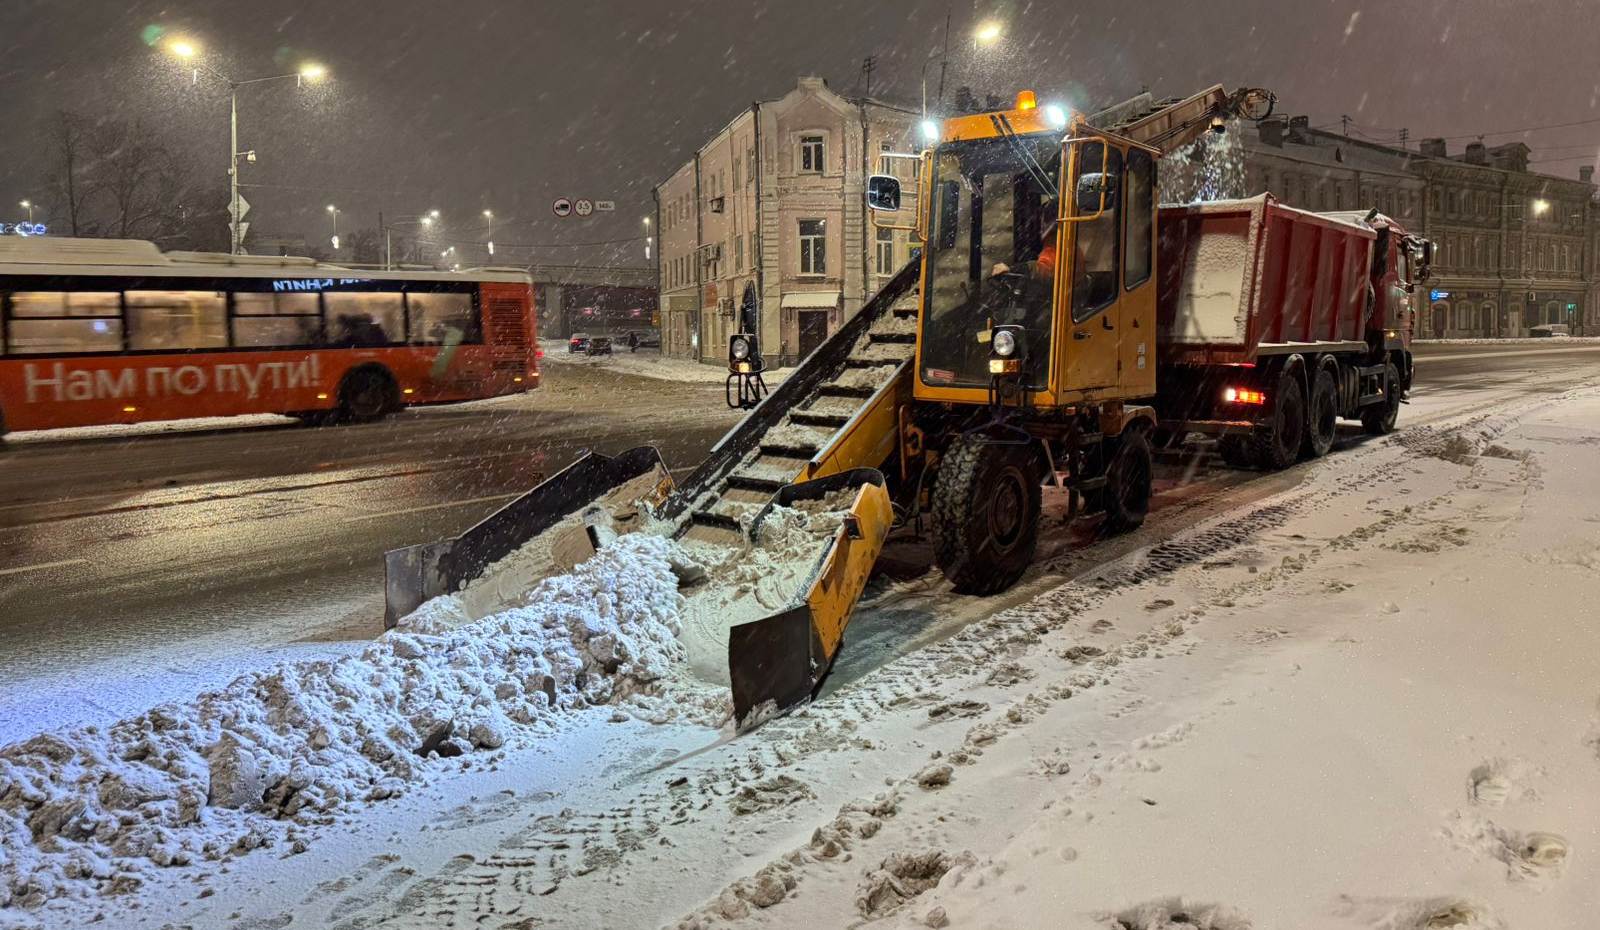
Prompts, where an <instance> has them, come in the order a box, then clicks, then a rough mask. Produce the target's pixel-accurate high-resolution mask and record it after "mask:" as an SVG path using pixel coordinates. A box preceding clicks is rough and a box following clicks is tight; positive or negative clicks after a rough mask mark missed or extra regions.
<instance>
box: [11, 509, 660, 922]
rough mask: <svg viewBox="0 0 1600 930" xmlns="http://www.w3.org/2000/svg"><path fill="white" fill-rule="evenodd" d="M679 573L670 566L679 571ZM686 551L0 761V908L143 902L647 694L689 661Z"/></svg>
mask: <svg viewBox="0 0 1600 930" xmlns="http://www.w3.org/2000/svg"><path fill="white" fill-rule="evenodd" d="M675 565H676V566H677V569H676V570H675ZM681 570H683V567H682V564H681V562H680V561H679V555H678V551H677V548H676V544H675V543H673V542H672V541H670V540H667V539H663V538H661V537H658V536H654V535H650V534H643V533H640V534H632V535H629V536H626V537H624V538H622V539H620V540H618V541H617V542H616V543H615V545H612V546H609V547H607V548H605V549H604V550H602V551H601V552H600V553H599V554H598V555H597V556H595V558H593V559H591V560H589V561H587V562H585V563H583V564H582V565H580V566H578V567H577V568H576V569H575V570H574V571H573V572H571V573H570V574H566V575H561V576H558V577H554V578H549V579H547V580H545V581H543V582H542V583H540V584H539V586H538V587H536V588H535V589H534V590H533V591H532V592H531V594H530V595H529V597H528V600H527V606H524V607H517V608H513V609H510V610H507V611H505V612H503V613H499V614H495V615H493V616H490V617H487V618H485V619H483V620H481V621H478V622H476V623H472V624H469V625H465V626H461V627H458V628H455V629H450V630H447V631H444V632H442V633H440V634H439V635H428V634H425V633H418V632H410V631H396V632H394V633H391V634H389V635H387V636H385V637H384V638H383V639H381V640H379V641H378V642H376V643H374V644H372V645H371V646H369V647H368V648H366V649H365V650H363V651H362V652H361V653H359V654H357V655H353V656H349V657H346V658H342V659H338V660H334V661H319V662H303V663H292V664H286V665H282V666H279V667H276V668H273V669H271V670H268V671H265V672H259V673H255V674H251V675H247V676H244V677H241V678H239V679H237V680H236V681H234V682H233V683H232V684H230V685H229V686H228V687H226V688H224V689H223V690H221V691H217V692H211V693H207V694H204V695H201V696H200V697H199V698H197V699H196V700H194V701H193V702H190V703H186V704H167V705H163V706H161V707H157V708H156V709H154V710H152V711H150V712H149V713H146V714H144V715H142V716H139V717H135V718H132V719H129V720H124V721H122V722H120V723H117V724H115V725H114V726H112V727H110V728H109V729H104V730H102V729H100V728H97V727H84V728H81V729H77V730H72V731H68V732H64V733H49V734H43V735H40V736H37V737H35V738H33V739H30V740H28V741H26V742H23V743H19V744H16V745H13V746H9V747H6V748H5V749H3V750H0V908H3V907H8V906H21V907H26V908H36V907H39V906H41V905H43V904H44V903H45V902H46V901H48V900H49V899H51V898H54V897H59V896H63V895H82V894H86V893H89V892H90V891H91V890H99V891H109V892H113V893H115V892H120V891H128V890H132V889H134V888H137V887H138V886H139V884H140V883H141V881H142V879H141V878H140V874H139V873H140V872H141V871H143V870H146V869H148V868H150V867H151V866H152V865H155V866H167V865H185V864H188V863H191V862H194V861H197V860H220V859H224V858H227V857H229V856H232V855H238V854H242V853H244V852H247V851H249V850H251V849H254V848H257V847H261V846H267V845H273V844H275V843H278V842H280V841H288V842H289V843H290V844H292V845H291V851H293V852H299V851H302V850H303V849H304V848H305V845H304V842H303V841H302V840H301V839H300V838H299V827H300V826H301V825H307V824H317V823H329V822H331V821H332V820H333V818H334V815H335V813H336V812H339V811H342V810H346V809H348V808H350V807H352V806H357V805H361V804H363V803H366V802H370V801H375V800H380V799H383V798H388V797H391V796H394V795H396V794H399V793H402V792H403V791H405V790H406V788H407V787H408V786H409V785H412V784H414V783H417V782H420V781H422V780H424V779H425V778H427V777H428V776H429V772H430V769H431V766H430V763H429V760H430V759H437V758H438V757H441V756H457V755H461V754H464V753H469V752H472V751H474V750H482V749H498V748H499V747H501V746H502V745H504V744H506V743H508V742H511V741H514V740H516V739H517V738H518V737H519V736H521V737H526V736H529V735H531V732H532V730H533V729H534V728H535V727H548V726H549V725H550V724H551V723H552V722H553V719H554V716H555V715H556V713H558V712H559V711H561V710H563V709H569V708H577V707H581V706H584V705H588V704H604V703H608V702H616V701H620V700H623V699H625V698H628V697H630V696H633V695H639V696H648V695H650V694H651V693H652V692H653V691H656V690H659V687H660V683H661V682H662V679H664V678H665V677H666V676H667V675H668V674H669V672H671V671H672V669H673V668H674V666H675V665H676V664H677V663H678V662H679V661H681V659H682V657H683V654H684V649H683V647H682V646H681V645H680V644H679V643H678V640H677V635H678V632H679V629H678V615H679V612H680V610H681V607H682V604H681V598H680V595H679V594H678V574H677V572H678V571H681Z"/></svg>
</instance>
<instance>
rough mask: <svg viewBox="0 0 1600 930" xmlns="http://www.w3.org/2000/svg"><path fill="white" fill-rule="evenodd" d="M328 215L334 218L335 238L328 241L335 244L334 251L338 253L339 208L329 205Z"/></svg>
mask: <svg viewBox="0 0 1600 930" xmlns="http://www.w3.org/2000/svg"><path fill="white" fill-rule="evenodd" d="M328 213H329V215H331V216H332V217H333V238H332V239H330V240H328V241H329V242H332V243H333V249H334V251H335V252H337V251H338V250H339V208H338V207H336V206H334V205H333V204H331V203H330V204H328Z"/></svg>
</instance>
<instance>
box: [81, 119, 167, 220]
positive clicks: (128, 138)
mask: <svg viewBox="0 0 1600 930" xmlns="http://www.w3.org/2000/svg"><path fill="white" fill-rule="evenodd" d="M89 147H90V151H91V152H92V153H93V157H94V167H93V173H92V175H91V177H92V178H93V191H94V193H95V194H96V195H97V196H98V198H99V200H100V203H99V206H100V207H101V209H102V210H103V211H104V212H105V214H106V223H105V228H106V231H107V232H108V233H109V234H110V235H111V236H113V237H115V238H118V239H160V238H162V237H164V236H166V235H168V234H170V233H172V232H173V231H174V230H175V226H176V223H175V219H176V217H175V213H176V209H177V203H178V198H179V195H180V193H181V189H182V186H183V183H182V176H181V174H180V172H179V170H178V167H177V164H176V161H175V160H174V159H173V157H172V154H171V153H170V152H168V151H167V150H166V148H165V147H163V146H162V145H161V144H159V143H158V142H156V141H155V140H154V138H152V136H151V134H150V132H149V131H148V130H147V128H146V127H145V125H144V124H143V123H141V122H138V121H135V122H133V123H131V124H130V123H127V122H124V121H122V120H107V121H104V122H102V123H101V124H100V125H99V126H98V127H96V129H95V132H94V133H93V134H92V135H91V136H90V146H89Z"/></svg>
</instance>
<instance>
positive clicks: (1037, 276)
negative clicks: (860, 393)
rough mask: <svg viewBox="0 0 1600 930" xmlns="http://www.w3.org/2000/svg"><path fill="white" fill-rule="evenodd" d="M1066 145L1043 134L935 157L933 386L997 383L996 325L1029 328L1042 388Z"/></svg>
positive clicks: (927, 364)
mask: <svg viewBox="0 0 1600 930" xmlns="http://www.w3.org/2000/svg"><path fill="white" fill-rule="evenodd" d="M1059 142H1060V137H1059V135H1058V134H1055V133H1040V134H1032V135H1026V136H1020V137H1013V138H1011V139H1005V138H996V139H981V140H973V141H967V142H954V143H950V144H948V145H944V146H941V147H940V148H939V150H938V152H937V153H936V154H935V156H934V169H933V170H934V174H933V218H932V222H931V228H930V230H929V241H928V248H929V250H930V252H929V275H928V278H929V282H928V287H927V289H926V291H925V293H924V295H923V301H924V307H923V314H922V316H923V321H924V322H923V329H922V370H921V372H920V376H921V378H922V381H923V383H924V384H930V385H940V386H952V387H954V386H966V387H971V386H982V385H987V384H988V383H989V368H988V358H989V347H988V343H987V334H988V331H989V326H990V323H991V321H993V322H996V323H1021V324H1023V325H1025V326H1026V327H1027V333H1028V356H1027V358H1026V360H1025V361H1024V369H1023V370H1024V372H1025V373H1026V380H1027V381H1028V382H1030V383H1035V384H1037V383H1040V382H1042V380H1043V377H1044V372H1045V364H1046V362H1047V361H1048V359H1049V355H1050V326H1049V321H1050V300H1051V293H1052V289H1053V282H1054V262H1055V238H1056V236H1055V219H1056V210H1057V208H1056V194H1055V191H1056V189H1058V188H1059V184H1060V175H1061V149H1060V145H1059ZM1047 184H1048V185H1049V186H1048V187H1047V186H1046V185H1047ZM997 272H998V273H997Z"/></svg>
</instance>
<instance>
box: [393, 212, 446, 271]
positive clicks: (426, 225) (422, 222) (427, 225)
mask: <svg viewBox="0 0 1600 930" xmlns="http://www.w3.org/2000/svg"><path fill="white" fill-rule="evenodd" d="M438 219H439V211H438V210H429V211H428V212H427V213H412V214H408V215H406V216H400V217H396V218H395V219H393V220H390V221H389V222H384V220H383V214H382V213H379V214H378V225H379V226H380V227H382V229H383V267H384V269H385V270H388V269H390V268H393V267H394V241H393V239H392V238H391V237H390V235H389V230H391V229H393V228H394V227H396V226H401V225H407V224H411V223H415V224H417V225H418V226H421V227H422V228H423V229H432V228H433V224H434V223H435V222H436V221H437V220H438Z"/></svg>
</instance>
